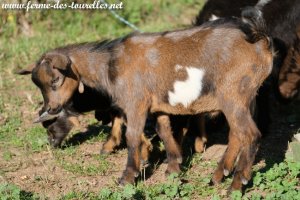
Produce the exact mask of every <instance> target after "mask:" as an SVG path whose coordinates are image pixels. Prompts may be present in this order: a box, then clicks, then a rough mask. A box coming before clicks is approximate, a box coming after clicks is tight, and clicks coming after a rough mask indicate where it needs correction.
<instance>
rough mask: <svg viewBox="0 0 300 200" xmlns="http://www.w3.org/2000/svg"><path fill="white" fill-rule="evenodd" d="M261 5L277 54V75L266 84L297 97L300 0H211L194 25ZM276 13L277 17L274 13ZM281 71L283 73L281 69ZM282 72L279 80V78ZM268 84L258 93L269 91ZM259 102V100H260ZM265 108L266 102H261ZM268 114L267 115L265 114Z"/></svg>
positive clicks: (298, 84)
mask: <svg viewBox="0 0 300 200" xmlns="http://www.w3.org/2000/svg"><path fill="white" fill-rule="evenodd" d="M254 5H256V6H257V7H259V8H261V10H262V12H263V16H264V18H265V20H266V25H267V28H268V31H269V33H270V35H271V36H272V37H273V38H274V46H275V51H276V52H277V56H276V57H275V59H274V69H275V71H274V79H275V80H273V82H274V83H275V84H274V83H271V81H269V83H267V84H269V85H270V84H271V85H276V87H277V82H278V84H279V85H278V86H279V91H280V93H281V95H282V96H283V97H285V98H292V97H294V96H295V95H296V94H297V93H298V90H299V87H300V78H299V77H300V75H299V73H300V72H299V71H300V66H299V64H298V63H299V62H300V60H299V57H300V55H299V48H300V39H299V34H297V28H298V33H299V28H300V12H299V10H300V1H298V0H285V1H282V0H245V1H240V0H208V1H207V3H206V4H205V6H204V7H203V9H202V10H201V11H200V12H199V14H198V16H197V17H196V20H195V25H201V24H202V23H204V22H206V21H209V20H213V19H216V18H219V17H231V16H235V17H240V16H241V15H240V13H241V12H240V10H241V9H242V8H244V7H246V6H254ZM274 14H275V15H276V17H274ZM279 71H280V73H279ZM278 73H279V80H278ZM267 87H268V86H266V87H264V88H262V91H261V92H260V93H259V94H260V95H261V96H262V97H259V98H260V99H263V98H264V97H263V96H267V94H263V93H266V92H269V91H268V90H270V89H269V88H267ZM259 103H260V102H259ZM262 107H263V108H266V107H267V105H262ZM264 118H265V117H264Z"/></svg>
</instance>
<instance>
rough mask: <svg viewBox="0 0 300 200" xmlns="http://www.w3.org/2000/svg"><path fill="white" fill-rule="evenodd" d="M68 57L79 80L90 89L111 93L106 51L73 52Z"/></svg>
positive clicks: (108, 56)
mask: <svg viewBox="0 0 300 200" xmlns="http://www.w3.org/2000/svg"><path fill="white" fill-rule="evenodd" d="M70 57H71V60H72V63H73V64H74V68H75V71H76V73H77V75H78V78H79V81H81V82H82V83H83V84H84V85H86V86H88V87H90V88H92V89H95V90H98V91H101V92H105V93H108V94H109V95H110V96H111V95H112V83H111V81H110V80H109V76H108V70H109V60H110V54H109V53H108V52H84V53H82V52H80V53H77V52H74V53H73V54H72V55H70Z"/></svg>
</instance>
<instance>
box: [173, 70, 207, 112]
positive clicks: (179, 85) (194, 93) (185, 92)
mask: <svg viewBox="0 0 300 200" xmlns="http://www.w3.org/2000/svg"><path fill="white" fill-rule="evenodd" d="M186 71H187V74H188V78H187V80H185V81H175V83H174V92H171V91H169V92H168V96H169V103H170V105H172V106H175V105H176V104H178V103H181V104H182V105H183V106H185V107H188V106H189V104H190V103H192V102H193V101H195V100H196V99H197V98H198V97H199V96H200V94H201V90H202V81H203V77H204V70H203V69H198V68H195V67H186Z"/></svg>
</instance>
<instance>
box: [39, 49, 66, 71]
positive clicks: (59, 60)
mask: <svg viewBox="0 0 300 200" xmlns="http://www.w3.org/2000/svg"><path fill="white" fill-rule="evenodd" d="M44 60H47V61H49V63H50V65H51V67H53V68H54V69H59V70H62V71H66V70H68V67H70V64H71V60H70V58H69V57H68V56H67V55H64V54H62V53H49V54H47V55H46V56H45V58H44Z"/></svg>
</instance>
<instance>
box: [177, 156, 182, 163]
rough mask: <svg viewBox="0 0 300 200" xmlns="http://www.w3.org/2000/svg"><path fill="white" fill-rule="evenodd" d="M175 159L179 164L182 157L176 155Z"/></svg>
mask: <svg viewBox="0 0 300 200" xmlns="http://www.w3.org/2000/svg"><path fill="white" fill-rule="evenodd" d="M176 161H177V162H178V164H181V163H182V157H181V156H180V157H177V159H176Z"/></svg>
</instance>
